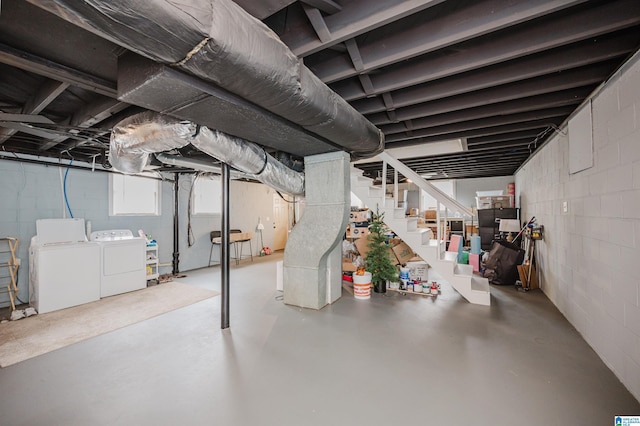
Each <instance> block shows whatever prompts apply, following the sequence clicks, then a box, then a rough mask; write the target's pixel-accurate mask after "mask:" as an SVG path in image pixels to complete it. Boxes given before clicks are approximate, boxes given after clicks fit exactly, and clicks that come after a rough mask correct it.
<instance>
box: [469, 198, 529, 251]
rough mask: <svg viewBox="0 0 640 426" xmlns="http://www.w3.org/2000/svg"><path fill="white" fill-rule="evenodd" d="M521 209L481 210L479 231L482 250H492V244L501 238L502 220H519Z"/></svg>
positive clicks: (479, 213)
mask: <svg viewBox="0 0 640 426" xmlns="http://www.w3.org/2000/svg"><path fill="white" fill-rule="evenodd" d="M519 212H520V209H518V208H505V209H480V210H478V230H479V232H480V246H481V248H482V250H490V249H491V242H492V241H493V240H496V239H499V238H500V237H499V236H500V220H501V219H519V216H520V215H519Z"/></svg>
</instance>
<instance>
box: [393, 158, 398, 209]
mask: <svg viewBox="0 0 640 426" xmlns="http://www.w3.org/2000/svg"><path fill="white" fill-rule="evenodd" d="M393 199H394V200H396V205H395V206H393V207H394V208H398V169H397V168H396V167H394V168H393Z"/></svg>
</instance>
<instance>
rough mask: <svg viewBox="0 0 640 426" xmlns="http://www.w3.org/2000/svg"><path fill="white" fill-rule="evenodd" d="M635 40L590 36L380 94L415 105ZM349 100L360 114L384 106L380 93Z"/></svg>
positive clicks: (624, 51) (579, 61) (585, 60)
mask: <svg viewBox="0 0 640 426" xmlns="http://www.w3.org/2000/svg"><path fill="white" fill-rule="evenodd" d="M637 44H638V35H637V34H630V33H628V32H623V33H622V34H620V35H619V36H616V37H607V38H604V40H600V41H599V42H598V43H594V42H593V41H592V40H589V41H586V42H580V43H577V44H574V45H571V46H566V48H565V47H562V48H559V49H553V50H550V51H547V52H543V53H541V54H539V55H531V56H527V57H524V58H521V59H516V60H513V61H508V62H504V63H499V64H496V65H494V66H490V67H485V68H481V69H479V70H477V71H476V72H474V73H462V74H458V75H454V76H452V77H449V78H443V79H440V80H435V81H430V82H428V83H422V84H419V85H415V86H411V87H408V88H404V89H400V90H395V91H393V92H385V93H383V94H382V96H385V94H386V93H391V94H392V95H393V99H394V106H395V107H397V108H399V107H404V106H407V105H415V104H416V103H420V102H428V101H432V100H436V99H442V98H446V97H450V96H456V95H460V94H463V93H469V92H473V91H476V90H481V89H486V88H490V87H496V86H498V85H503V84H508V83H514V82H516V81H523V80H526V79H531V78H535V77H540V76H543V75H547V74H552V73H557V72H560V71H565V70H571V69H573V68H578V67H583V66H586V65H590V64H597V63H599V62H604V61H609V60H612V59H617V58H620V57H622V56H625V55H628V54H629V53H630V52H633V50H634V49H635V48H636V47H637ZM352 104H353V106H354V107H356V108H357V109H358V111H361V112H362V113H363V114H371V113H375V112H382V111H385V110H386V109H388V108H386V104H385V103H384V101H383V100H382V99H380V97H374V98H366V99H360V100H356V101H353V102H352Z"/></svg>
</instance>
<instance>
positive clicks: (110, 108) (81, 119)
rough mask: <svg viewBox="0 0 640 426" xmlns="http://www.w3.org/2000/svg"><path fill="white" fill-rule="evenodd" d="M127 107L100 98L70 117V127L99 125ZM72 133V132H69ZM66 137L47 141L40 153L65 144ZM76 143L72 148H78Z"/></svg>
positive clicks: (116, 101)
mask: <svg viewBox="0 0 640 426" xmlns="http://www.w3.org/2000/svg"><path fill="white" fill-rule="evenodd" d="M127 107H129V104H127V103H125V102H120V101H118V100H117V99H111V98H101V99H98V100H96V101H94V102H91V103H90V104H87V105H84V106H83V107H82V108H80V109H79V110H78V111H77V112H76V113H75V114H74V115H73V117H71V120H70V122H69V126H70V127H80V128H88V127H92V126H94V125H95V124H97V123H100V122H102V121H104V120H106V119H107V118H109V117H111V116H112V115H115V114H117V113H119V112H121V111H123V110H124V109H126V108H127ZM71 132H72V133H73V131H71ZM67 139H68V137H65V136H59V137H56V138H53V139H51V140H50V141H47V142H45V143H43V144H42V146H40V151H46V150H48V149H50V148H52V147H54V146H56V145H58V144H60V143H63V142H65V141H66V140H67ZM78 145H79V143H76V144H75V145H74V146H78Z"/></svg>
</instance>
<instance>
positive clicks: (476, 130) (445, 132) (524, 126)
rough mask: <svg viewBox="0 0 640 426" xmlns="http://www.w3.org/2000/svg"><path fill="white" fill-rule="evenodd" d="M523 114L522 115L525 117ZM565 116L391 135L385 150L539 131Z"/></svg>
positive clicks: (457, 125) (462, 125) (484, 123)
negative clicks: (456, 139)
mask: <svg viewBox="0 0 640 426" xmlns="http://www.w3.org/2000/svg"><path fill="white" fill-rule="evenodd" d="M527 114H529V113H525V114H523V115H527ZM565 118H566V116H561V117H545V118H541V119H538V120H532V121H526V120H523V121H521V120H518V121H516V122H514V120H513V118H511V117H509V118H502V117H496V118H495V119H491V120H481V121H482V123H480V124H476V123H462V124H453V125H446V126H438V127H433V128H429V129H424V130H420V131H418V132H420V133H424V134H420V135H413V136H411V137H408V136H407V137H404V138H403V137H402V136H400V135H391V137H390V138H391V139H392V140H389V139H387V140H386V145H385V146H386V148H387V149H389V148H401V147H404V146H412V145H420V144H423V143H427V142H438V141H441V140H445V139H455V138H472V137H480V136H489V135H495V134H501V133H512V132H518V131H524V130H529V129H539V128H545V127H548V126H549V125H551V124H554V125H558V124H560V123H562V121H563V120H564V119H565Z"/></svg>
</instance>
